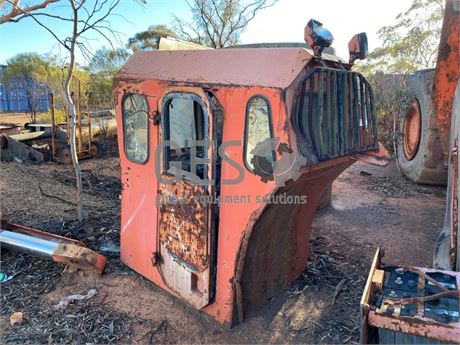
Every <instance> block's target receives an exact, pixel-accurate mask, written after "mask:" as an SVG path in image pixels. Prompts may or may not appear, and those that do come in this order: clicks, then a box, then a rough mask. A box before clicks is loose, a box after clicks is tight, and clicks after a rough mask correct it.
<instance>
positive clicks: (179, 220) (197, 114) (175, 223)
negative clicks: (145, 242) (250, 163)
mask: <svg viewBox="0 0 460 345" xmlns="http://www.w3.org/2000/svg"><path fill="white" fill-rule="evenodd" d="M193 91H194V93H184V92H177V93H168V94H167V95H165V96H164V97H163V99H162V100H160V103H161V104H159V106H160V107H159V109H162V111H161V112H162V121H161V122H162V125H161V129H160V131H161V133H160V138H161V142H160V143H159V147H160V150H161V162H156V166H157V167H161V172H160V174H159V176H158V179H159V196H158V199H159V208H158V209H159V217H158V219H159V226H158V232H159V233H158V239H159V250H160V260H159V265H158V268H159V270H160V274H161V276H162V278H163V281H164V283H165V284H166V285H167V286H168V287H169V288H170V289H172V290H174V291H175V292H176V293H177V294H179V295H180V296H181V297H182V298H183V299H184V300H186V301H187V302H189V303H190V304H192V305H193V306H195V307H196V308H198V309H200V308H203V307H204V306H206V305H207V304H209V301H210V296H211V291H212V289H213V285H212V284H213V281H212V278H211V277H212V273H211V272H212V268H211V263H212V262H213V260H211V255H212V253H213V250H212V248H211V243H212V242H213V239H212V238H211V230H212V229H211V225H212V222H211V208H210V205H211V202H210V199H209V198H210V196H212V195H213V192H214V187H213V182H212V180H213V175H214V173H215V172H214V168H213V164H212V161H213V159H212V157H213V156H212V154H213V147H212V145H211V142H212V139H213V138H212V132H213V131H212V121H209V119H211V118H212V117H211V108H210V106H209V103H208V100H207V99H206V97H205V95H204V92H203V91H202V90H201V89H199V90H198V91H197V90H195V89H194V90H193ZM195 91H196V92H195ZM157 156H158V155H157ZM157 174H158V172H157Z"/></svg>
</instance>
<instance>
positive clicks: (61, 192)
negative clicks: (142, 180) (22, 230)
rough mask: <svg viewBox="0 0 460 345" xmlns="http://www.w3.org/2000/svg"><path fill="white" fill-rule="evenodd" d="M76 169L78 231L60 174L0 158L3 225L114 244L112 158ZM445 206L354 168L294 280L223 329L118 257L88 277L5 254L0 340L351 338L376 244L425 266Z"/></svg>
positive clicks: (384, 175) (434, 190)
mask: <svg viewBox="0 0 460 345" xmlns="http://www.w3.org/2000/svg"><path fill="white" fill-rule="evenodd" d="M82 169H83V172H84V187H85V194H84V198H85V204H86V206H85V212H86V219H87V221H86V222H84V223H83V224H82V225H79V224H78V222H77V221H76V219H75V217H76V216H75V206H74V205H73V203H74V196H73V188H74V180H73V175H72V171H71V170H70V169H69V168H68V167H66V166H63V165H58V164H53V163H43V164H41V165H24V164H18V163H5V162H3V163H1V164H0V193H1V194H0V200H1V212H2V213H3V216H4V218H5V219H7V220H9V221H11V222H17V223H20V224H24V225H27V226H32V227H36V228H39V229H45V230H48V231H51V232H55V233H59V234H61V235H65V236H72V237H74V238H78V239H81V240H83V241H84V242H85V243H86V244H87V245H88V246H89V247H90V248H93V249H96V250H99V249H100V248H101V246H102V245H104V244H107V243H111V244H117V243H118V232H119V212H120V199H119V195H120V183H119V179H118V176H119V165H118V158H117V157H116V155H115V154H112V155H110V156H108V157H104V158H101V159H93V160H87V161H83V162H82ZM388 175H389V176H388ZM392 175H393V176H392ZM394 175H396V176H394ZM50 195H52V196H58V197H59V198H60V199H64V200H66V201H65V202H63V201H62V200H59V199H56V198H54V197H50ZM444 203H445V189H444V188H440V187H428V186H418V185H415V184H413V183H411V182H410V181H407V180H406V179H405V178H402V177H399V176H397V174H394V172H393V173H391V172H390V173H388V172H387V171H384V170H383V169H381V168H375V167H369V166H366V165H363V164H361V163H356V164H355V165H353V166H352V167H351V168H349V169H348V170H347V171H345V172H344V173H343V174H342V175H341V176H340V177H339V178H338V180H337V181H336V182H335V183H334V186H333V200H332V205H331V206H330V207H327V208H325V209H322V210H320V211H318V212H317V215H316V217H315V220H314V224H313V232H312V236H311V242H310V245H311V252H312V254H311V256H310V262H309V264H308V265H307V267H306V268H305V272H304V274H303V275H302V277H300V278H299V279H298V280H297V281H295V282H294V283H293V284H292V285H291V286H290V287H289V288H288V289H287V290H286V291H285V292H284V293H283V294H282V295H280V296H279V297H277V298H274V299H273V300H271V301H269V302H268V303H267V304H266V305H265V306H264V307H262V308H261V309H260V310H259V311H257V312H256V313H255V314H253V315H250V316H249V317H248V318H247V320H246V321H245V322H244V323H243V324H242V325H239V326H236V327H234V328H232V329H224V328H222V327H220V326H219V325H217V324H216V323H215V322H214V321H212V320H211V319H209V318H208V317H206V316H204V315H202V314H200V313H199V312H198V311H195V310H193V309H192V308H190V307H188V306H187V305H186V304H184V303H182V302H180V301H178V300H177V299H175V298H173V297H171V296H170V295H168V294H167V293H165V292H163V291H162V290H160V289H159V288H157V287H155V286H154V285H153V284H152V283H150V282H148V281H146V280H145V279H144V278H142V277H141V276H140V275H138V274H137V273H135V272H133V271H131V270H130V269H129V268H127V267H125V266H124V265H123V264H121V262H120V261H119V258H118V253H108V254H107V253H106V255H107V256H108V258H109V264H108V267H107V269H106V272H105V273H104V274H103V275H102V276H100V277H94V276H90V275H85V274H83V273H78V274H74V275H70V274H68V273H63V272H62V267H61V266H59V265H57V264H54V263H53V262H50V261H47V260H45V259H41V258H36V257H32V256H29V255H27V254H21V253H13V252H10V251H2V255H1V270H2V271H3V272H5V273H6V274H9V275H13V274H16V275H15V276H14V278H13V279H12V280H10V281H8V282H6V283H3V284H1V285H0V288H1V306H0V329H1V330H2V334H1V339H0V342H1V343H64V342H77V343H288V342H293V343H356V342H358V340H359V334H358V333H359V331H358V323H357V318H358V305H359V298H360V295H361V292H362V289H363V287H364V284H365V280H366V277H367V273H368V269H369V266H370V260H371V257H372V255H373V254H374V252H375V249H376V247H377V246H378V245H383V246H384V248H385V252H386V256H385V258H384V261H385V262H386V263H394V264H403V263H404V264H411V265H420V266H429V265H430V263H431V257H432V252H433V248H434V242H435V239H436V236H437V233H438V231H439V229H440V227H441V225H442V221H443V214H444V207H445V205H444ZM338 286H339V287H340V286H341V288H340V289H338V288H337V287H338ZM90 289H96V291H97V294H96V296H94V297H93V298H90V299H88V300H85V301H80V302H76V303H74V304H71V305H69V306H68V307H67V308H66V309H64V310H55V309H54V306H55V305H56V304H57V303H58V302H59V300H60V299H61V298H63V297H65V296H68V295H71V294H76V293H87V292H88V291H89V290H90ZM16 311H21V312H23V313H24V320H25V321H24V323H23V324H22V325H19V326H15V327H11V326H10V325H9V322H8V318H9V316H10V315H11V314H12V313H13V312H16Z"/></svg>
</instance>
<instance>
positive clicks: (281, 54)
mask: <svg viewBox="0 0 460 345" xmlns="http://www.w3.org/2000/svg"><path fill="white" fill-rule="evenodd" d="M312 57H313V52H312V50H310V49H305V48H232V49H211V50H156V51H138V52H136V53H134V55H132V56H131V57H130V58H129V60H128V61H127V62H126V64H125V65H124V66H123V67H122V68H121V69H120V71H119V72H118V73H117V76H116V79H117V80H126V79H128V80H132V79H135V80H161V81H170V82H183V83H190V84H194V85H196V84H219V85H226V86H261V87H274V88H282V89H284V88H287V87H289V85H291V84H292V82H293V81H294V80H295V78H296V77H297V76H298V75H299V74H300V72H301V71H302V69H303V68H304V67H305V65H306V64H307V63H308V62H309V61H310V60H311V59H312ZM323 58H324V59H327V60H332V61H337V62H344V61H343V60H341V59H339V58H338V57H336V56H333V55H328V54H323Z"/></svg>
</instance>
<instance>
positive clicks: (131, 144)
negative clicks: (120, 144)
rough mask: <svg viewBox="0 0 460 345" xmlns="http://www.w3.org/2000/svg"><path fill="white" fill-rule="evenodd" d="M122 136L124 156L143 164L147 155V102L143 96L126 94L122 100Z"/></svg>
mask: <svg viewBox="0 0 460 345" xmlns="http://www.w3.org/2000/svg"><path fill="white" fill-rule="evenodd" d="M122 118H123V137H124V149H125V154H126V157H127V158H128V159H129V160H130V161H132V162H135V163H139V164H144V163H145V162H146V161H147V158H148V156H149V147H148V139H149V126H148V123H149V121H148V119H149V117H148V104H147V99H146V98H145V96H143V95H140V94H127V95H125V96H124V98H123V101H122Z"/></svg>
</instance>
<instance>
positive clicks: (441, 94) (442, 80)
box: [432, 0, 460, 157]
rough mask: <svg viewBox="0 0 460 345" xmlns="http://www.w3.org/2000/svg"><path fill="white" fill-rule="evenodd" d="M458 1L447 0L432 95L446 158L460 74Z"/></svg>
mask: <svg viewBox="0 0 460 345" xmlns="http://www.w3.org/2000/svg"><path fill="white" fill-rule="evenodd" d="M454 1H455V0H448V1H447V2H446V9H445V13H444V21H443V25H442V31H441V41H440V43H439V53H438V59H437V62H436V72H435V77H434V82H433V94H432V97H433V111H434V114H436V116H437V121H438V127H439V136H440V138H441V144H442V149H443V152H444V155H445V157H447V156H448V150H449V132H450V124H451V117H452V106H453V100H454V94H455V89H456V87H457V81H458V77H459V73H460V48H459V45H460V42H459V39H458V37H459V35H460V19H459V17H460V16H459V15H458V14H457V13H455V9H454Z"/></svg>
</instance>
